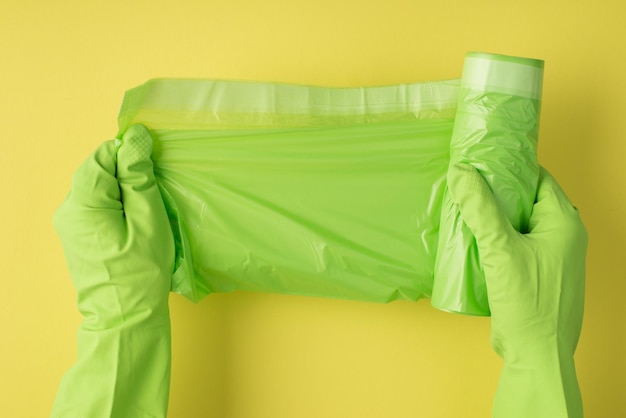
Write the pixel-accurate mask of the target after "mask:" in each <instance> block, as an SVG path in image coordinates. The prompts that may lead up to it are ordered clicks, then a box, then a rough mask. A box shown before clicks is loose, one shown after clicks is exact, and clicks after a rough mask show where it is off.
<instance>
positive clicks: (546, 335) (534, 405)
mask: <svg viewBox="0 0 626 418" xmlns="http://www.w3.org/2000/svg"><path fill="white" fill-rule="evenodd" d="M448 183H449V187H450V191H451V193H452V198H453V200H454V202H455V203H456V204H458V206H459V210H460V212H461V216H462V218H463V220H464V222H465V223H466V224H467V226H468V227H469V228H470V229H471V231H472V233H473V234H474V236H475V237H476V242H477V245H478V251H479V253H480V260H481V263H482V267H483V269H484V272H485V278H486V283H487V293H488V298H489V306H490V308H491V315H492V319H491V327H492V332H491V340H492V345H493V347H494V349H495V351H496V352H497V353H498V354H499V355H500V356H502V357H503V359H504V367H503V370H502V375H501V379H500V384H499V386H498V391H497V393H496V398H495V402H494V410H493V415H494V416H495V417H503V418H513V417H524V418H529V417H532V418H542V417H546V418H558V417H569V418H572V417H582V416H583V410H582V402H581V398H580V390H579V388H578V382H577V379H576V371H575V367H574V359H573V355H574V351H575V349H576V345H577V343H578V337H579V335H580V330H581V326H582V319H583V304H584V286H585V284H584V283H585V254H586V250H587V233H586V230H585V227H584V226H583V224H582V221H581V219H580V217H579V215H578V211H577V210H576V208H574V207H573V206H572V204H571V203H570V201H569V199H568V198H567V196H566V195H565V193H564V192H563V190H562V189H561V188H560V187H559V185H558V184H557V182H556V181H555V180H554V178H553V177H552V176H550V174H549V173H548V172H547V171H545V170H544V169H542V170H541V173H540V178H539V188H538V192H537V199H536V203H535V205H534V207H533V210H532V214H531V217H530V222H529V232H528V233H527V234H520V233H519V232H517V231H516V230H515V229H514V228H513V227H512V226H511V224H510V223H509V221H508V220H507V218H506V216H505V215H504V213H503V212H502V210H500V208H499V207H498V204H497V203H496V200H495V198H494V196H493V194H492V193H491V190H490V189H489V187H488V186H487V184H486V183H485V181H484V180H483V178H482V177H481V175H480V174H479V173H478V172H477V171H476V170H475V169H474V168H473V167H472V166H470V165H460V164H459V165H457V166H455V167H454V168H453V169H452V170H451V171H450V172H449V174H448Z"/></svg>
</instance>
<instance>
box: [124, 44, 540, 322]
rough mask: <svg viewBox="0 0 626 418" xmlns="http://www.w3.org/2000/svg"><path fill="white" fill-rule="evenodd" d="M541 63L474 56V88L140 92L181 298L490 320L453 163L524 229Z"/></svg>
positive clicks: (465, 84)
mask: <svg viewBox="0 0 626 418" xmlns="http://www.w3.org/2000/svg"><path fill="white" fill-rule="evenodd" d="M540 63H541V62H539V61H535V60H525V59H517V58H511V57H503V56H499V55H490V54H489V55H488V54H468V57H467V61H466V66H465V70H464V77H463V79H462V81H461V83H462V84H461V89H459V81H458V80H450V81H439V82H428V83H416V84H409V85H399V86H385V87H367V88H323V87H310V86H294V85H284V84H275V83H247V82H232V81H209V80H175V79H158V80H152V81H150V82H148V83H146V84H144V85H142V86H139V87H137V88H135V89H132V90H130V91H129V92H127V94H126V96H125V99H124V103H123V106H122V109H121V111H120V116H119V123H120V134H122V133H123V132H125V130H126V129H128V127H129V126H131V125H133V124H142V125H145V126H146V127H148V128H149V129H150V132H151V135H152V137H153V138H154V153H153V160H154V170H155V176H156V179H157V182H158V184H159V187H160V190H161V192H162V195H163V196H164V200H165V203H166V208H167V211H168V214H169V216H170V222H171V224H172V225H173V227H174V235H175V238H176V247H177V262H176V268H177V270H176V273H175V274H174V277H173V284H172V288H173V290H174V291H176V292H179V293H181V294H183V295H185V296H186V297H188V298H190V299H192V300H194V301H197V300H200V299H201V298H202V297H204V296H205V295H207V294H209V293H211V292H223V291H232V290H235V289H241V290H252V291H264V292H277V293H289V294H301V295H312V296H323V297H335V298H344V299H356V300H365V301H378V302H388V301H392V300H396V299H408V300H416V299H418V298H421V297H431V296H433V302H434V305H435V306H438V307H440V308H442V309H447V310H452V311H456V312H464V313H472V314H488V312H489V310H488V305H487V302H486V290H485V283H484V278H483V274H482V272H481V271H480V267H479V265H480V263H479V259H478V255H477V254H476V246H475V243H474V242H473V237H472V236H471V233H470V232H469V231H468V230H467V228H463V227H462V222H461V221H460V218H459V216H458V211H455V210H454V208H453V207H451V201H450V199H449V198H448V197H447V196H445V197H444V194H445V185H446V172H447V167H448V164H449V163H450V155H452V162H453V163H454V162H471V163H474V164H475V165H476V166H477V167H479V168H480V169H481V170H482V172H483V174H485V175H487V177H488V178H489V179H491V184H492V185H495V187H496V194H497V195H498V196H502V199H503V200H504V201H506V202H507V213H510V215H511V219H512V220H513V221H514V224H515V225H516V226H517V227H519V228H523V225H524V222H525V220H526V219H527V218H528V215H529V211H530V207H531V205H532V202H533V199H534V190H535V188H536V182H537V172H538V165H537V162H536V141H537V124H538V117H539V95H540V91H541V90H540V88H541V71H540V70H541V65H540ZM527 68H530V69H531V71H528V70H527ZM526 93H528V94H526ZM457 106H459V109H458V110H459V111H458V112H457ZM453 129H454V131H453ZM450 153H451V154H450ZM442 205H443V206H444V207H445V211H442ZM440 217H442V219H443V222H442V223H441V234H440ZM438 248H440V250H439V251H438ZM435 266H436V268H435ZM433 286H435V294H434V295H433Z"/></svg>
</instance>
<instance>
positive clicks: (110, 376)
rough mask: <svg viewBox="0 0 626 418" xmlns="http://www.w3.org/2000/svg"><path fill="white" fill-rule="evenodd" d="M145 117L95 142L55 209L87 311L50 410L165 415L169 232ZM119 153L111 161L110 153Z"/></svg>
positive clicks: (82, 308)
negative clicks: (115, 137) (118, 136)
mask: <svg viewBox="0 0 626 418" xmlns="http://www.w3.org/2000/svg"><path fill="white" fill-rule="evenodd" d="M151 153H152V138H151V137H150V133H149V131H148V129H147V128H145V127H144V126H143V125H133V126H131V127H130V128H129V129H128V130H127V131H126V133H125V134H124V135H123V137H122V145H121V147H120V148H119V151H118V153H117V158H116V151H115V143H114V142H113V141H109V142H106V143H104V144H102V145H101V146H100V147H99V148H98V149H97V150H96V151H95V153H94V154H93V155H92V156H91V157H89V158H88V159H87V160H86V161H85V162H84V163H83V164H82V165H81V167H80V168H79V169H78V170H77V172H76V173H75V175H74V177H73V183H72V189H71V192H70V194H69V195H68V197H67V199H66V200H65V202H64V203H63V204H62V205H61V207H60V208H59V209H58V210H57V212H56V213H55V216H54V226H55V227H56V229H57V231H58V233H59V236H60V238H61V241H62V243H63V248H64V251H65V256H66V259H67V264H68V268H69V271H70V275H71V276H72V280H73V283H74V286H75V287H76V290H77V293H78V308H79V310H80V312H81V314H82V315H83V317H84V319H83V322H82V324H81V325H80V329H79V332H78V359H77V362H76V364H75V365H74V366H73V367H72V368H71V369H70V370H69V371H68V372H67V373H66V375H65V376H64V378H63V380H62V382H61V386H60V388H59V391H58V393H57V397H56V400H55V404H54V407H53V410H52V416H53V417H63V418H68V417H81V418H85V417H89V418H98V417H116V418H117V417H119V418H125V417H128V418H131V417H132V418H138V417H165V416H166V411H167V403H168V395H169V380H170V319H169V308H168V295H169V289H170V278H171V275H172V270H173V267H174V239H173V237H172V232H171V230H170V226H169V222H168V218H167V214H166V212H165V207H164V205H163V201H162V199H161V195H160V193H159V190H158V187H157V185H156V182H155V179H154V173H153V167H152V161H151V160H150V155H151ZM116 159H117V161H116Z"/></svg>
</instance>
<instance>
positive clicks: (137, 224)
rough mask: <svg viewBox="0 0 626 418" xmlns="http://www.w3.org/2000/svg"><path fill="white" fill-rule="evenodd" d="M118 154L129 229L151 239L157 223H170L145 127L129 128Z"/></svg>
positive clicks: (150, 141) (118, 167) (118, 171)
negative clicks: (156, 177)
mask: <svg viewBox="0 0 626 418" xmlns="http://www.w3.org/2000/svg"><path fill="white" fill-rule="evenodd" d="M121 142H122V144H121V146H120V147H119V150H118V152H117V180H118V182H119V185H120V191H121V200H122V206H123V210H124V215H125V217H126V221H127V223H128V224H129V227H130V228H135V229H139V230H140V231H141V233H143V234H148V236H149V235H150V233H151V231H153V228H155V223H158V224H160V223H162V222H167V215H166V213H165V208H164V205H163V200H162V198H161V194H160V192H159V189H158V187H157V184H156V180H155V178H154V167H153V164H152V160H151V158H150V157H151V155H152V144H153V141H152V136H151V135H150V131H149V130H148V128H146V127H145V126H143V125H140V124H135V125H132V126H130V127H129V128H128V129H127V130H126V132H125V133H124V134H123V136H122V138H121Z"/></svg>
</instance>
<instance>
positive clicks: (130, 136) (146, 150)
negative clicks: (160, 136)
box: [117, 124, 152, 167]
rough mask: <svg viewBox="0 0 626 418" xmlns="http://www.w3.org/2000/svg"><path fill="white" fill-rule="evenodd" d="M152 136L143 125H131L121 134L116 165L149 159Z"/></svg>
mask: <svg viewBox="0 0 626 418" xmlns="http://www.w3.org/2000/svg"><path fill="white" fill-rule="evenodd" d="M151 155H152V136H151V135H150V131H149V130H148V128H146V127H145V126H144V125H141V124H135V125H131V126H130V127H129V128H128V129H127V130H126V132H124V134H123V135H122V138H121V140H120V145H119V147H118V153H117V156H118V166H119V165H123V166H125V167H129V166H131V165H133V164H135V163H137V162H141V161H147V160H150V156H151Z"/></svg>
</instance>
